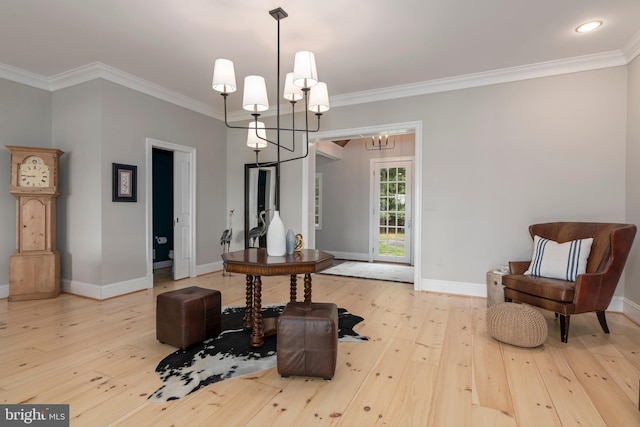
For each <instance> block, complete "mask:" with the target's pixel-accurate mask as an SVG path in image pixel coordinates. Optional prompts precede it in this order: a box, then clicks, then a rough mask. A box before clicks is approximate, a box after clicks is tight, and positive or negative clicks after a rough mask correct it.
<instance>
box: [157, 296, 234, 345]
mask: <svg viewBox="0 0 640 427" xmlns="http://www.w3.org/2000/svg"><path fill="white" fill-rule="evenodd" d="M221 300H222V298H221V295H220V291H216V290H214V289H204V288H200V287H197V286H191V287H188V288H184V289H176V290H175V291H169V292H165V293H163V294H159V295H158V298H157V306H156V338H157V339H158V341H160V342H162V343H167V344H170V345H172V346H174V347H180V348H181V349H183V350H184V349H185V348H187V347H189V346H190V345H193V344H196V343H199V342H202V341H204V340H206V339H207V338H213V337H216V336H218V334H220V331H221V329H222V319H221V313H220V310H221V303H222V301H221Z"/></svg>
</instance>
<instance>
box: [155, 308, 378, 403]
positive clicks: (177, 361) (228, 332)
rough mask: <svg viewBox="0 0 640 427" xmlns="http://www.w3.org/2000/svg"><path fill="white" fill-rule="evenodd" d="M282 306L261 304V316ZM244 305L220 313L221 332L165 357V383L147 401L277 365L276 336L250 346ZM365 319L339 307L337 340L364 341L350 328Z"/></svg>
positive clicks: (180, 394)
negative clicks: (257, 345) (255, 346)
mask: <svg viewBox="0 0 640 427" xmlns="http://www.w3.org/2000/svg"><path fill="white" fill-rule="evenodd" d="M283 310H284V306H283V305H274V306H263V312H262V316H263V318H266V317H276V316H278V315H279V314H280V313H282V311H283ZM244 311H245V309H244V307H229V308H226V309H225V310H224V311H223V312H222V333H221V334H220V335H219V336H218V337H216V338H211V339H208V340H206V341H204V342H202V343H200V344H195V345H193V346H191V347H189V348H187V349H186V350H178V351H176V352H175V353H172V354H170V355H169V356H167V357H165V358H164V359H163V360H162V361H161V362H160V363H159V364H158V366H157V367H156V374H157V375H158V376H159V377H160V379H161V380H162V382H163V383H164V385H163V386H162V387H160V388H159V389H158V390H156V391H155V392H154V393H153V394H152V395H151V396H149V400H151V401H154V402H166V401H169V400H175V399H180V398H181V397H184V396H186V395H188V394H189V393H193V392H194V391H196V390H198V389H200V388H202V387H205V386H207V385H209V384H212V383H215V382H218V381H222V380H226V379H229V378H234V377H238V376H240V375H245V374H250V373H252V372H257V371H261V370H263V369H269V368H272V367H274V366H276V339H277V338H276V336H275V335H272V336H269V337H265V340H264V345H263V346H262V347H260V348H257V349H256V348H253V347H251V345H250V343H249V336H250V335H251V331H250V330H243V328H242V326H241V325H242V318H243V317H244ZM363 320H364V319H363V318H362V317H359V316H355V315H353V314H351V313H349V312H348V311H347V310H345V309H344V308H339V309H338V341H343V342H344V341H366V340H367V339H368V338H367V337H364V336H361V335H359V334H357V333H355V332H354V331H353V327H354V326H355V325H357V324H358V323H360V322H362V321H363Z"/></svg>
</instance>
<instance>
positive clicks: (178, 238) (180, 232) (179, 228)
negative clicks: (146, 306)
mask: <svg viewBox="0 0 640 427" xmlns="http://www.w3.org/2000/svg"><path fill="white" fill-rule="evenodd" d="M190 169H191V163H190V161H189V153H184V152H180V151H174V152H173V279H174V280H178V279H183V278H185V277H188V276H189V262H190V259H191V256H192V254H191V217H192V215H191V192H190V189H189V177H190V173H191V171H190Z"/></svg>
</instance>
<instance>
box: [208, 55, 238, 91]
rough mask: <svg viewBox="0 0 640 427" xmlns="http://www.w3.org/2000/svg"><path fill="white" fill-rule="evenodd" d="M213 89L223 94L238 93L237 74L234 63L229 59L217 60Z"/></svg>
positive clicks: (214, 67)
mask: <svg viewBox="0 0 640 427" xmlns="http://www.w3.org/2000/svg"><path fill="white" fill-rule="evenodd" d="M211 87H212V88H213V89H214V90H216V91H218V92H223V93H231V92H235V91H236V89H237V85H236V73H235V70H234V68H233V62H232V61H230V60H228V59H216V62H215V63H214V65H213V83H212V85H211Z"/></svg>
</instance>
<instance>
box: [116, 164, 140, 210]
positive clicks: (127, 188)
mask: <svg viewBox="0 0 640 427" xmlns="http://www.w3.org/2000/svg"><path fill="white" fill-rule="evenodd" d="M137 172H138V167H137V166H133V165H123V164H120V163H113V165H112V174H113V178H112V179H113V196H112V201H114V202H135V201H137V198H136V196H137V191H136V189H137V176H136V175H137Z"/></svg>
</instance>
